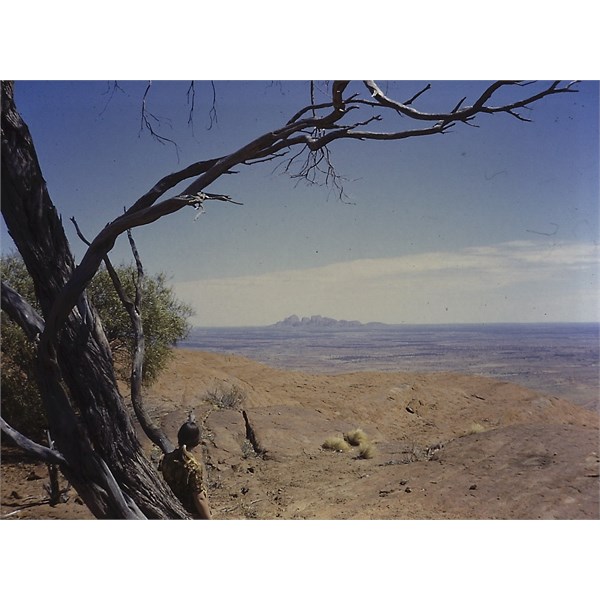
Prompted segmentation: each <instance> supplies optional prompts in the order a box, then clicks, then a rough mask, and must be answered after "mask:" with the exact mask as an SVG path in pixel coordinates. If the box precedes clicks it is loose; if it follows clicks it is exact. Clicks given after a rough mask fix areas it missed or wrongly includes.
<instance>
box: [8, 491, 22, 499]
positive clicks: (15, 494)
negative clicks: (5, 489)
mask: <svg viewBox="0 0 600 600" xmlns="http://www.w3.org/2000/svg"><path fill="white" fill-rule="evenodd" d="M9 498H12V499H13V500H22V499H23V496H21V494H19V492H17V490H13V491H12V492H11V493H10V496H9Z"/></svg>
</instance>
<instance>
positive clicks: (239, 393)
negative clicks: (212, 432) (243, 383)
mask: <svg viewBox="0 0 600 600" xmlns="http://www.w3.org/2000/svg"><path fill="white" fill-rule="evenodd" d="M204 399H205V400H206V401H207V402H210V403H211V404H213V405H214V406H216V407H217V408H221V409H224V408H237V407H238V406H239V405H240V404H241V403H242V402H243V401H244V400H245V399H246V392H245V391H244V390H243V389H242V388H241V387H239V386H237V385H235V384H233V385H225V384H221V385H220V386H218V387H216V388H215V389H213V390H210V391H208V392H206V395H205V397H204Z"/></svg>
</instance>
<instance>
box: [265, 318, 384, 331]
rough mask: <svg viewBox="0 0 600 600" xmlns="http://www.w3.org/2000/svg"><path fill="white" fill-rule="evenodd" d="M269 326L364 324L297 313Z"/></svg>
mask: <svg viewBox="0 0 600 600" xmlns="http://www.w3.org/2000/svg"><path fill="white" fill-rule="evenodd" d="M368 325H383V323H368ZM271 327H302V328H304V327H310V328H315V329H316V328H319V329H322V328H324V327H339V328H341V327H365V325H364V324H363V323H361V322H360V321H346V320H345V319H341V320H339V321H338V320H337V319H332V318H330V317H322V316H321V315H313V316H312V317H302V318H300V317H298V315H290V316H289V317H286V318H285V319H283V321H278V322H277V323H275V324H274V325H272V326H271Z"/></svg>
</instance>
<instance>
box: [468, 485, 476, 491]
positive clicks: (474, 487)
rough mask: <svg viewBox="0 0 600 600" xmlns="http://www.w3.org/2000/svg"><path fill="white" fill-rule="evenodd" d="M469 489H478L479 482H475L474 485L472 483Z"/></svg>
mask: <svg viewBox="0 0 600 600" xmlns="http://www.w3.org/2000/svg"><path fill="white" fill-rule="evenodd" d="M469 489H470V490H476V489H477V484H476V483H474V484H473V485H472V486H471V487H470V488H469Z"/></svg>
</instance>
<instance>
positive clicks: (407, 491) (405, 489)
mask: <svg viewBox="0 0 600 600" xmlns="http://www.w3.org/2000/svg"><path fill="white" fill-rule="evenodd" d="M404 491H405V492H406V493H407V494H410V493H411V492H412V488H410V487H408V486H407V487H406V488H404Z"/></svg>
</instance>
